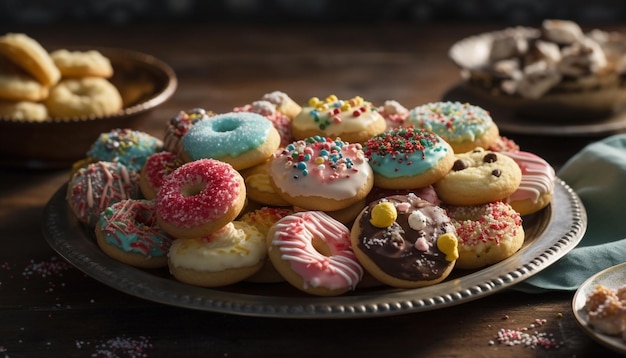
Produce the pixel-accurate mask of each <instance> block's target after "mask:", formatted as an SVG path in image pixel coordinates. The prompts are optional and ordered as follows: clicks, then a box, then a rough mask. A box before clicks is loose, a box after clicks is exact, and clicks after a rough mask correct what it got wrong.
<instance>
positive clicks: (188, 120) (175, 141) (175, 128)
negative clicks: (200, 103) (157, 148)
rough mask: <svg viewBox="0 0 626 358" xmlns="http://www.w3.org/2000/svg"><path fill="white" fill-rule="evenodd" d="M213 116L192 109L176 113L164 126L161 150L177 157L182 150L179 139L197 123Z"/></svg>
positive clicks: (209, 113) (209, 112)
mask: <svg viewBox="0 0 626 358" xmlns="http://www.w3.org/2000/svg"><path fill="white" fill-rule="evenodd" d="M214 115H215V113H213V112H211V111H207V110H205V109H204V108H193V109H190V110H187V111H180V112H178V114H177V115H175V116H174V117H172V118H170V120H169V121H168V122H167V125H166V126H165V134H164V136H163V149H165V150H167V151H168V152H172V153H174V154H176V155H179V154H180V152H181V150H182V144H181V139H182V137H183V136H184V135H185V134H186V133H187V131H188V130H189V128H191V126H193V125H194V124H196V123H197V122H199V121H201V120H203V119H207V118H209V117H213V116H214Z"/></svg>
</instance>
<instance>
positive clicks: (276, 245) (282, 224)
mask: <svg viewBox="0 0 626 358" xmlns="http://www.w3.org/2000/svg"><path fill="white" fill-rule="evenodd" d="M267 240H268V255H269V257H270V260H272V263H273V264H274V267H275V268H276V270H278V272H280V274H281V275H283V277H284V278H285V279H286V280H287V282H289V283H290V284H291V285H293V286H294V287H296V288H297V289H299V290H301V291H304V292H307V293H310V294H313V295H318V296H335V295H340V294H343V293H345V292H348V291H350V290H354V289H355V287H356V286H357V284H358V283H359V281H360V280H361V278H362V277H363V268H362V267H361V264H360V263H359V262H358V260H357V259H356V256H355V255H354V252H353V251H352V244H351V242H350V230H348V228H346V226H344V225H343V224H341V223H340V222H339V221H337V220H335V219H333V218H332V217H330V216H329V215H328V214H326V213H324V212H322V211H303V212H299V213H295V214H292V215H288V216H285V217H284V218H282V219H280V220H278V221H277V222H276V223H275V224H274V225H273V226H272V227H271V228H270V230H269V232H268V234H267Z"/></svg>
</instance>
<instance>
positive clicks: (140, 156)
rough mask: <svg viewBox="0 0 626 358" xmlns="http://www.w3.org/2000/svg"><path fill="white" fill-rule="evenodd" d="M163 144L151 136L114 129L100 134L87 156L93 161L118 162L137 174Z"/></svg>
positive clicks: (129, 130)
mask: <svg viewBox="0 0 626 358" xmlns="http://www.w3.org/2000/svg"><path fill="white" fill-rule="evenodd" d="M162 146H163V142H161V140H160V139H158V138H156V137H153V136H152V135H150V134H148V133H145V132H142V131H137V130H132V129H130V128H115V129H111V130H110V131H108V132H105V133H101V134H100V135H99V136H98V139H96V141H95V142H94V143H93V144H92V145H91V148H90V149H89V151H88V152H87V156H88V157H90V158H92V160H93V161H109V162H119V163H121V164H124V165H125V166H126V167H128V169H129V170H132V171H135V172H139V171H140V170H141V168H142V167H143V165H144V164H145V163H146V160H147V159H148V157H149V156H151V155H152V154H154V153H156V152H158V151H160V150H161V148H162Z"/></svg>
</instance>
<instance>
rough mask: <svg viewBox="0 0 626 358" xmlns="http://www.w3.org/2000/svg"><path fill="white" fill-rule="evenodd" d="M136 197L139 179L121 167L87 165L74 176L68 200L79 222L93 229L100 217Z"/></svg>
mask: <svg viewBox="0 0 626 358" xmlns="http://www.w3.org/2000/svg"><path fill="white" fill-rule="evenodd" d="M138 197H139V175H138V174H137V172H135V171H132V170H129V169H128V168H127V167H126V166H125V165H124V164H122V163H117V162H116V163H113V162H103V161H100V162H95V163H90V164H89V165H87V166H86V167H84V168H81V169H80V170H78V171H77V172H75V173H74V175H73V176H72V179H71V180H70V182H69V184H68V189H67V200H68V203H69V205H70V207H71V209H72V211H73V212H74V214H75V215H76V217H77V218H78V220H79V221H81V222H84V223H86V224H89V225H95V224H96V222H98V219H99V218H100V213H101V212H102V211H104V209H106V208H107V207H109V206H110V205H112V204H113V203H116V202H118V201H121V200H125V199H137V198H138Z"/></svg>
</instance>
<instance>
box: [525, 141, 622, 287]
mask: <svg viewBox="0 0 626 358" xmlns="http://www.w3.org/2000/svg"><path fill="white" fill-rule="evenodd" d="M557 175H558V177H559V178H561V179H562V180H563V181H565V183H567V184H568V185H569V186H570V187H571V188H572V189H573V190H574V191H575V192H576V193H577V194H578V196H579V197H580V199H581V201H582V202H583V205H584V206H585V209H586V211H587V231H586V232H585V234H584V236H583V238H582V240H581V242H580V243H579V244H578V246H577V247H576V248H574V249H572V250H571V251H570V252H568V253H567V254H566V255H565V256H563V257H562V258H561V259H559V260H558V261H557V262H555V263H554V264H552V265H550V266H549V267H547V268H546V269H544V270H543V271H541V272H540V273H538V274H536V275H535V276H532V277H530V278H528V279H527V280H525V281H524V282H522V283H520V284H518V285H516V286H513V289H516V290H519V291H524V292H530V293H540V292H546V291H551V290H552V291H553V290H561V291H573V290H576V289H577V288H578V286H580V285H581V284H582V283H583V282H584V281H585V280H586V279H587V278H589V277H590V276H592V275H593V274H595V273H597V272H599V271H602V270H603V269H605V268H608V267H611V266H614V265H617V264H620V263H623V262H626V134H617V135H613V136H611V137H607V138H605V139H603V140H600V141H598V142H594V143H591V144H589V145H587V146H586V147H585V148H583V149H582V150H581V151H580V152H579V153H577V154H576V155H574V156H573V157H572V158H571V159H570V160H568V161H567V163H565V165H564V166H563V167H562V168H561V169H560V170H559V172H558V173H557Z"/></svg>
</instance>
